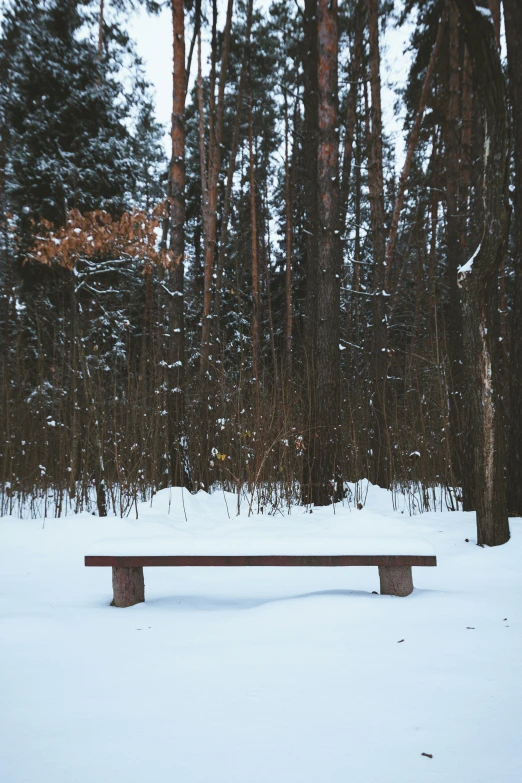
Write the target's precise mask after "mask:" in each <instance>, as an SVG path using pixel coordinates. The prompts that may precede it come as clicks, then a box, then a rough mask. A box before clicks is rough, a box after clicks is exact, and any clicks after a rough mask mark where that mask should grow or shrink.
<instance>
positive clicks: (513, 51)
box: [504, 0, 522, 516]
mask: <svg viewBox="0 0 522 783" xmlns="http://www.w3.org/2000/svg"><path fill="white" fill-rule="evenodd" d="M504 14H505V22H506V44H507V58H508V69H509V82H510V88H511V104H512V117H513V132H512V136H513V153H514V155H513V157H514V161H515V192H514V199H513V201H514V204H513V206H514V210H513V211H514V219H515V255H514V258H513V266H514V269H515V291H514V297H513V305H512V315H511V330H510V332H511V335H510V336H511V340H510V364H509V376H510V387H511V388H510V410H511V416H510V427H509V457H508V462H507V507H508V511H509V512H510V513H511V514H517V515H518V516H522V416H521V414H520V412H521V410H522V8H521V6H520V0H504Z"/></svg>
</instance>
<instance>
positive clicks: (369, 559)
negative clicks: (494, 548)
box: [85, 555, 437, 568]
mask: <svg viewBox="0 0 522 783" xmlns="http://www.w3.org/2000/svg"><path fill="white" fill-rule="evenodd" d="M85 565H86V566H111V567H118V568H143V567H144V566H147V567H150V566H176V567H185V566H199V567H201V566H207V567H208V566H211V567H214V566H221V567H231V566H242V567H244V566H255V567H259V566H270V567H273V566H284V567H289V566H290V567H292V566H301V567H302V566H305V567H310V566H312V567H321V568H324V567H327V568H330V567H335V566H388V567H392V566H396V567H401V566H436V565H437V558H436V557H435V556H434V555H133V556H116V555H87V556H86V557H85Z"/></svg>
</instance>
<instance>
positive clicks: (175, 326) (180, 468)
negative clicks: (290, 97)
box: [167, 0, 189, 486]
mask: <svg viewBox="0 0 522 783" xmlns="http://www.w3.org/2000/svg"><path fill="white" fill-rule="evenodd" d="M171 2H172V26H173V34H174V89H173V101H172V159H171V164H170V186H171V197H170V263H169V303H168V304H169V306H168V314H169V348H168V356H169V364H168V369H167V383H168V404H167V416H168V437H169V444H168V446H169V457H170V472H171V482H172V484H173V485H174V486H189V475H188V465H187V462H186V455H185V447H184V437H185V421H184V420H185V405H184V361H185V356H184V353H185V326H184V315H183V310H184V308H183V284H184V266H185V265H184V256H185V96H186V75H185V19H184V6H183V0H171Z"/></svg>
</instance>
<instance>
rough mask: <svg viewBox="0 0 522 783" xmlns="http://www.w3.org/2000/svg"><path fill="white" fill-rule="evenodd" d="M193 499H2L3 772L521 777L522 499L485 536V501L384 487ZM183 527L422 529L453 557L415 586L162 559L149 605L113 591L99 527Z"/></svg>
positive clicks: (311, 782)
mask: <svg viewBox="0 0 522 783" xmlns="http://www.w3.org/2000/svg"><path fill="white" fill-rule="evenodd" d="M226 501H228V511H227V503H226ZM184 505H185V512H186V515H187V520H185V513H184V511H183V506H182V503H181V497H180V494H179V493H177V494H171V495H170V514H168V506H169V492H168V491H165V492H162V493H160V494H159V495H157V496H156V498H155V501H154V503H153V505H152V507H151V508H150V507H147V506H142V507H140V508H139V512H140V518H139V519H138V520H136V519H125V520H121V519H117V518H109V519H103V520H101V519H99V518H97V517H94V516H89V515H87V514H83V515H78V516H72V517H68V518H65V519H60V520H53V519H47V520H45V524H43V523H42V520H20V519H15V518H13V517H6V518H2V519H1V520H0V618H1V619H0V779H1V781H2V783H116V781H122V783H123V782H124V783H163V781H169V783H170V782H171V781H172V782H173V781H175V783H347V781H350V783H382V782H383V781H386V783H425V782H426V783H428V782H429V781H440V782H441V783H442V782H444V783H453V781H458V783H519V781H520V780H522V743H521V737H522V707H521V705H522V676H521V661H522V630H521V629H522V622H521V621H522V600H521V599H522V590H521V588H522V520H519V519H514V520H511V529H512V540H511V541H510V543H509V544H507V545H506V546H503V547H498V548H496V549H490V550H488V549H481V548H479V547H477V546H475V545H474V544H475V528H474V515H473V514H466V513H460V512H459V513H427V514H423V515H420V516H416V517H408V516H407V515H406V514H401V513H399V512H397V511H393V510H392V506H391V500H390V497H389V495H388V494H387V493H385V492H384V491H381V490H378V489H370V492H369V494H368V498H367V503H366V506H365V508H364V509H363V510H362V511H357V510H354V509H353V507H352V508H348V507H344V508H343V507H340V506H337V508H336V511H335V514H334V512H333V510H332V508H326V509H321V510H315V511H314V513H313V514H305V513H304V512H303V509H294V510H293V512H292V514H291V515H290V516H287V517H283V516H282V515H281V514H278V515H277V516H275V517H273V516H266V515H264V516H259V517H254V518H250V519H248V518H247V517H246V515H242V516H240V517H235V516H234V514H235V499H234V496H231V495H228V496H227V497H226V498H225V497H224V496H223V494H215V495H212V496H208V495H206V494H204V493H200V494H199V495H198V496H196V497H192V496H190V495H187V494H186V493H185V494H184ZM243 510H244V511H246V507H244V509H243ZM229 514H230V518H229ZM172 535H174V536H176V537H178V538H179V539H180V540H181V539H185V540H186V541H187V546H188V545H189V543H190V546H192V547H194V546H195V544H194V540H195V539H200V540H201V542H202V546H203V545H204V544H205V542H207V545H208V541H209V540H211V539H214V540H219V541H220V546H222V545H223V540H224V539H225V538H230V540H234V541H236V542H237V541H238V540H240V539H242V538H244V539H250V538H252V537H255V538H257V539H259V540H264V541H265V544H266V545H267V546H268V543H267V542H268V541H270V542H271V544H273V550H274V554H277V547H278V541H282V540H283V539H284V540H285V541H288V540H289V539H293V540H296V541H297V540H299V541H300V542H301V544H302V545H303V546H305V545H306V546H310V547H312V546H313V545H314V542H315V543H317V542H322V544H323V545H324V544H325V542H327V541H329V540H330V541H331V542H332V546H334V544H335V546H336V547H337V546H338V545H339V539H340V538H341V537H348V536H352V535H356V536H366V537H374V536H385V537H386V538H388V539H389V538H394V539H395V538H397V539H398V538H402V537H404V538H409V539H411V538H415V537H420V538H422V539H425V540H426V541H428V542H430V543H431V544H432V545H433V547H434V549H435V552H436V554H437V557H438V562H439V565H438V567H437V568H414V569H413V579H414V584H415V587H416V589H415V591H414V593H413V594H412V595H411V596H409V597H408V598H396V597H391V596H380V595H375V594H373V591H377V590H378V589H379V580H378V573H377V568H348V569H345V568H330V569H328V568H316V569H313V568H279V569H276V568H247V569H242V568H236V569H232V568H230V569H218V568H206V569H202V568H196V569H189V568H185V569H174V568H166V569H163V568H150V569H145V590H146V600H147V602H146V603H145V604H141V605H138V606H134V607H132V608H128V609H115V608H113V607H110V606H109V601H110V600H111V597H112V592H111V571H110V569H109V568H85V567H84V565H83V556H84V555H85V554H86V553H87V551H88V550H89V549H91V548H92V545H93V544H94V543H95V542H96V541H97V540H99V539H102V538H119V537H125V538H137V537H145V538H147V537H149V536H159V537H165V536H172ZM466 539H469V542H467V541H466ZM303 542H304V543H303ZM423 753H426V754H431V755H432V758H430V757H428V756H424V755H422V754H423Z"/></svg>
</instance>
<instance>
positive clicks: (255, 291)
mask: <svg viewBox="0 0 522 783" xmlns="http://www.w3.org/2000/svg"><path fill="white" fill-rule="evenodd" d="M249 101H250V106H249V111H248V154H249V163H250V230H251V258H252V359H253V365H254V383H255V388H256V401H257V411H256V413H257V415H259V380H260V379H259V372H260V361H261V358H260V323H259V321H260V313H259V262H258V252H257V251H258V247H257V214H256V212H257V210H256V176H255V173H256V170H255V164H254V139H253V127H252V124H253V123H252V97H251V96H249ZM258 436H259V433H258Z"/></svg>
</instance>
